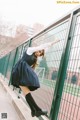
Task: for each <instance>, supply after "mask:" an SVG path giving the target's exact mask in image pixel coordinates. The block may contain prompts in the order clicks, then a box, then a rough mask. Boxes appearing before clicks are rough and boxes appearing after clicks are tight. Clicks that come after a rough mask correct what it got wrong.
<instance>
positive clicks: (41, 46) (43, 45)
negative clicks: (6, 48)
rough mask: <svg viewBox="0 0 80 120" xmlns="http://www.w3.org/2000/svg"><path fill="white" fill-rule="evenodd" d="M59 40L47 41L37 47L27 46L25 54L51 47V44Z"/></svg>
mask: <svg viewBox="0 0 80 120" xmlns="http://www.w3.org/2000/svg"><path fill="white" fill-rule="evenodd" d="M59 41H60V40H55V41H53V42H48V43H45V44H42V45H39V46H37V47H28V49H27V54H28V55H32V54H33V53H34V52H36V51H39V50H43V49H44V50H45V49H48V48H49V47H51V46H52V45H54V44H56V43H57V42H59Z"/></svg>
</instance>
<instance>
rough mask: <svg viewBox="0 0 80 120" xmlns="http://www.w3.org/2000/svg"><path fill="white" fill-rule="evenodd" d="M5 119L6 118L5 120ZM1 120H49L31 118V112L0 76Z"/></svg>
mask: <svg viewBox="0 0 80 120" xmlns="http://www.w3.org/2000/svg"><path fill="white" fill-rule="evenodd" d="M3 117H4V118H3ZM0 120H48V119H47V118H45V117H44V116H43V117H42V118H41V117H40V118H37V117H31V111H30V109H29V107H28V106H27V105H26V104H25V102H24V101H23V100H22V99H18V95H17V94H16V93H15V92H14V91H13V89H12V88H11V87H9V86H8V83H7V82H6V80H5V81H4V77H3V76H2V75H1V74H0Z"/></svg>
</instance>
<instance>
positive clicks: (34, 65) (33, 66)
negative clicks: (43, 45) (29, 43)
mask: <svg viewBox="0 0 80 120" xmlns="http://www.w3.org/2000/svg"><path fill="white" fill-rule="evenodd" d="M41 51H42V54H41V55H40V56H42V57H44V52H45V51H44V49H43V50H41ZM33 54H35V52H34V53H33ZM36 66H37V57H36V62H35V63H34V64H33V65H32V68H34V69H35V67H36Z"/></svg>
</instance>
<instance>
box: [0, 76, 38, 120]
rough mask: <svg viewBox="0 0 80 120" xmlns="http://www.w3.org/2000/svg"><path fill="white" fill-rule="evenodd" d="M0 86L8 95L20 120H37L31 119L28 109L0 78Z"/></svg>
mask: <svg viewBox="0 0 80 120" xmlns="http://www.w3.org/2000/svg"><path fill="white" fill-rule="evenodd" d="M0 84H1V85H2V87H3V88H4V90H5V91H6V93H7V94H8V96H9V98H10V99H11V101H12V103H13V106H14V108H15V109H16V112H17V113H18V115H19V117H20V119H21V120H38V118H36V117H34V118H33V117H31V113H30V109H29V108H28V107H27V105H26V104H25V103H24V102H23V101H22V100H21V99H18V98H17V95H16V94H15V93H14V91H13V90H12V89H11V88H10V87H9V86H8V84H7V83H6V82H5V81H4V80H3V79H2V78H1V77H0Z"/></svg>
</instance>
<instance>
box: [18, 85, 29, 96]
mask: <svg viewBox="0 0 80 120" xmlns="http://www.w3.org/2000/svg"><path fill="white" fill-rule="evenodd" d="M20 88H21V90H22V92H23V93H24V95H26V94H28V93H30V90H29V88H28V87H26V86H20Z"/></svg>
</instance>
